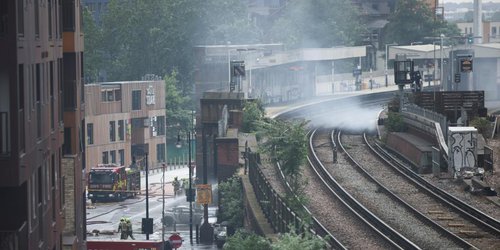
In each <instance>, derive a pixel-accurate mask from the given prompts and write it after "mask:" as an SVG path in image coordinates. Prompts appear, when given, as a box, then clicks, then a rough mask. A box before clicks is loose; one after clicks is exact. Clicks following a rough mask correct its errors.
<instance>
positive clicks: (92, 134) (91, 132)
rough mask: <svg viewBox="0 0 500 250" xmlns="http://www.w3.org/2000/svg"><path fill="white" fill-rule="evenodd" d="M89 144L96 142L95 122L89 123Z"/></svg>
mask: <svg viewBox="0 0 500 250" xmlns="http://www.w3.org/2000/svg"><path fill="white" fill-rule="evenodd" d="M87 144H88V145H92V144H94V124H93V123H89V124H87Z"/></svg>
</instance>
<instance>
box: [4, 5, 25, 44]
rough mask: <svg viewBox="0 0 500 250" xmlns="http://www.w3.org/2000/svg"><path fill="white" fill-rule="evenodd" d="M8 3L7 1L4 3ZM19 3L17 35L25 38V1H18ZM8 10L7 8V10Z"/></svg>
mask: <svg viewBox="0 0 500 250" xmlns="http://www.w3.org/2000/svg"><path fill="white" fill-rule="evenodd" d="M2 3H7V1H2ZM16 3H17V35H18V36H20V37H23V36H24V1H16ZM5 10H7V8H5Z"/></svg>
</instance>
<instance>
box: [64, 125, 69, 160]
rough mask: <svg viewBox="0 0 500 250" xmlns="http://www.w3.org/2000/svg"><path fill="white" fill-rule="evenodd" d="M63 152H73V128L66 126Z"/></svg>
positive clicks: (66, 153)
mask: <svg viewBox="0 0 500 250" xmlns="http://www.w3.org/2000/svg"><path fill="white" fill-rule="evenodd" d="M63 154H65V155H68V154H71V128H70V127H65V128H64V144H63Z"/></svg>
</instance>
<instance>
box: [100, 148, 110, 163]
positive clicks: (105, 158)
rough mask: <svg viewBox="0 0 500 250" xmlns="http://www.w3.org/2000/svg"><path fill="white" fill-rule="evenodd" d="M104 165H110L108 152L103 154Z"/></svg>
mask: <svg viewBox="0 0 500 250" xmlns="http://www.w3.org/2000/svg"><path fill="white" fill-rule="evenodd" d="M102 163H103V164H108V163H109V162H108V151H104V152H102Z"/></svg>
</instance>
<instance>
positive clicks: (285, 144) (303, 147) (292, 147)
mask: <svg viewBox="0 0 500 250" xmlns="http://www.w3.org/2000/svg"><path fill="white" fill-rule="evenodd" d="M307 123H308V122H306V121H284V120H279V119H275V120H269V122H267V123H263V124H262V129H263V131H264V133H265V138H266V139H265V141H263V143H261V144H259V145H260V146H261V151H265V152H272V154H273V155H274V157H275V160H276V162H278V163H279V164H280V166H281V168H282V170H283V173H284V174H285V177H286V178H287V181H289V182H290V184H291V185H292V188H293V189H295V188H298V187H299V186H300V184H302V183H301V182H300V174H301V171H300V167H301V166H303V165H304V163H305V162H306V159H307V135H306V130H305V128H306V126H307Z"/></svg>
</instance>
